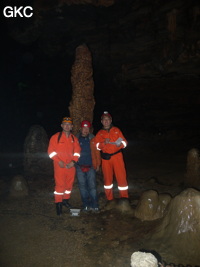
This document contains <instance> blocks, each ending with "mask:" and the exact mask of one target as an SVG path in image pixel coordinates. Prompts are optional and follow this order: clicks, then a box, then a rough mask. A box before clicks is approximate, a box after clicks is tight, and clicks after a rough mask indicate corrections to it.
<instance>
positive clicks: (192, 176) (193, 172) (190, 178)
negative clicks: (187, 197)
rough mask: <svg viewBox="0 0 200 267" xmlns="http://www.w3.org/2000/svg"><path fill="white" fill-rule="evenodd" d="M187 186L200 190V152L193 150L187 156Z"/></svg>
mask: <svg viewBox="0 0 200 267" xmlns="http://www.w3.org/2000/svg"><path fill="white" fill-rule="evenodd" d="M184 183H185V186H187V187H194V188H197V189H200V157H199V150H198V149H196V148H192V149H190V150H189V151H188V154H187V171H186V175H185V180H184Z"/></svg>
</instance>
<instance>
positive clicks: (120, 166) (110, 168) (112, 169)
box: [95, 126, 128, 200]
mask: <svg viewBox="0 0 200 267" xmlns="http://www.w3.org/2000/svg"><path fill="white" fill-rule="evenodd" d="M119 137H121V138H122V139H123V141H122V143H121V145H120V146H119V147H117V146H116V145H114V144H109V143H108V144H105V139H106V138H109V139H110V142H115V141H116V140H117V139H118V138H119ZM95 142H96V147H97V149H98V150H102V152H104V153H109V154H112V153H115V152H117V151H118V150H120V149H122V148H124V147H126V145H127V141H126V139H125V138H124V136H123V134H122V132H121V131H120V129H119V128H117V127H114V126H113V127H111V128H110V129H109V130H105V129H102V130H100V131H99V132H98V133H97V134H96V136H95ZM102 171H103V175H104V190H105V194H106V197H107V199H108V200H112V199H113V189H112V188H113V175H114V174H115V177H116V180H117V183H118V189H119V194H120V197H121V198H122V197H124V198H128V184H127V180H126V170H125V166H124V160H123V155H122V152H119V153H117V154H115V155H113V156H111V158H110V159H109V160H105V159H102Z"/></svg>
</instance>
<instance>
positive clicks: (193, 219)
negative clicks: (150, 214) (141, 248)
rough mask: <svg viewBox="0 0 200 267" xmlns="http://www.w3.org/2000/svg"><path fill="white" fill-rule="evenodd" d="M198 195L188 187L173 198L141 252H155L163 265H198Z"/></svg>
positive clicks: (199, 242) (199, 227) (199, 205)
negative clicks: (144, 250)
mask: <svg viewBox="0 0 200 267" xmlns="http://www.w3.org/2000/svg"><path fill="white" fill-rule="evenodd" d="M199 210H200V192H199V191H197V190H195V189H192V188H188V189H186V190H184V191H183V192H181V193H180V194H179V195H177V196H176V197H174V198H173V199H172V200H171V202H170V204H169V206H168V208H167V210H166V213H165V215H164V217H163V219H161V221H160V223H159V224H158V225H157V227H156V229H155V231H154V232H153V233H151V234H150V236H149V240H147V241H145V246H146V247H145V249H146V248H147V249H151V250H155V251H157V252H158V253H159V254H160V255H161V256H162V258H163V260H164V261H166V262H173V263H175V264H180V263H181V264H183V265H187V264H190V265H192V266H193V265H199V263H200V254H199V247H200V224H199V222H200V213H199Z"/></svg>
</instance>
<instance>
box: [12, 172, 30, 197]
mask: <svg viewBox="0 0 200 267" xmlns="http://www.w3.org/2000/svg"><path fill="white" fill-rule="evenodd" d="M9 195H10V197H15V198H21V197H26V196H28V185H27V182H26V180H25V179H24V177H23V176H22V175H16V176H14V177H13V179H12V181H11V185H10V194H9Z"/></svg>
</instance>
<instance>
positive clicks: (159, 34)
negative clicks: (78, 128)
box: [0, 0, 200, 153]
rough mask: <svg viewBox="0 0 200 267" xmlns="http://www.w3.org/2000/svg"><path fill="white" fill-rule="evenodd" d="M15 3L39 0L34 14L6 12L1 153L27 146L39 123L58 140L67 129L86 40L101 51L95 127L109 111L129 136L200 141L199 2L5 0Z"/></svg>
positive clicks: (96, 57) (96, 64) (96, 61)
mask: <svg viewBox="0 0 200 267" xmlns="http://www.w3.org/2000/svg"><path fill="white" fill-rule="evenodd" d="M75 2H76V3H75ZM7 5H10V6H21V5H23V6H27V5H30V6H33V8H34V11H33V13H34V16H33V17H32V18H19V17H18V18H5V17H3V16H2V23H1V36H2V38H1V50H0V51H1V64H0V66H1V67H0V68H1V71H0V75H1V98H0V103H1V104H0V107H1V116H0V120H1V121H0V123H1V139H0V150H1V152H3V153H4V152H9V151H11V152H13V153H14V152H20V151H23V142H24V139H25V137H26V135H27V133H28V130H29V128H30V127H31V126H32V125H33V124H39V125H41V126H43V127H44V129H45V130H46V132H47V134H48V136H49V137H50V136H51V135H52V134H54V133H55V132H57V131H59V130H60V120H61V118H62V117H63V116H66V115H68V114H69V112H68V106H69V101H70V99H71V92H72V88H71V82H70V78H71V67H72V64H73V62H74V58H75V49H76V47H77V46H79V45H80V44H82V43H86V44H87V46H88V47H89V49H90V51H91V53H92V58H93V72H94V74H93V78H94V83H95V88H94V94H95V100H96V105H95V110H94V121H93V125H94V131H95V132H96V131H97V130H98V129H99V128H100V127H101V124H100V116H101V114H102V112H103V111H104V110H108V111H109V112H110V113H111V114H112V115H113V122H114V124H115V125H116V126H119V127H120V128H121V129H122V131H123V133H124V135H125V136H126V137H127V139H128V140H129V139H130V140H134V139H137V138H141V139H145V140H153V139H159V138H160V139H166V140H169V139H172V140H183V141H184V140H188V139H191V140H193V139H195V140H197V139H198V137H199V133H200V125H199V111H200V110H199V104H200V94H199V91H200V89H199V88H200V80H199V78H200V72H199V71H200V3H199V1H194V0H193V1H191V0H190V1H187V0H185V1H174V0H171V1H163V0H145V1H139V0H136V1H130V0H127V1H123V0H116V1H114V0H113V1H93V0H91V1H90V0H88V1H67V0H63V1H54V0H52V1H45V0H43V1H37V0H35V1H4V2H3V3H2V6H3V7H2V9H3V8H4V7H5V6H7ZM194 145H195V146H196V147H198V146H199V144H197V143H194Z"/></svg>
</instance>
